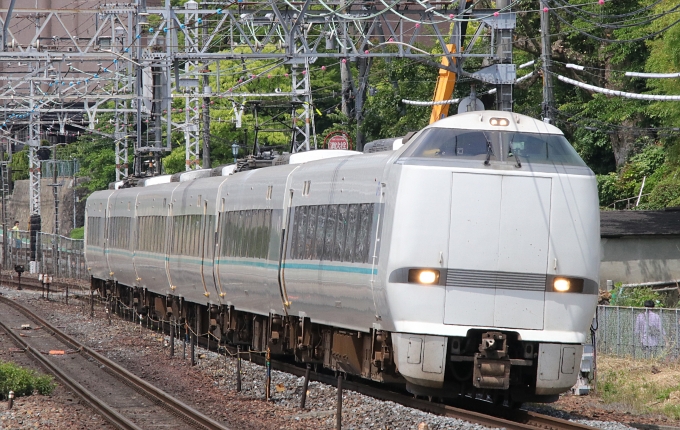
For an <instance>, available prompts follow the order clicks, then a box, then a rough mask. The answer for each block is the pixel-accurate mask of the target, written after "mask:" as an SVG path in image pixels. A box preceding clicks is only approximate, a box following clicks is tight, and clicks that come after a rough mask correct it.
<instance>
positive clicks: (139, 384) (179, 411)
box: [0, 296, 228, 430]
mask: <svg viewBox="0 0 680 430" xmlns="http://www.w3.org/2000/svg"><path fill="white" fill-rule="evenodd" d="M0 302H2V303H5V304H7V305H9V306H11V307H13V308H15V309H17V310H18V311H20V312H21V313H23V314H24V315H26V316H28V317H29V318H31V319H33V320H34V321H36V322H38V323H39V324H40V325H42V327H43V329H47V330H49V331H51V332H52V333H54V335H55V336H56V337H57V338H59V340H61V341H62V342H64V343H66V344H69V345H71V346H72V347H73V348H74V349H78V350H80V351H81V353H85V354H87V355H89V356H90V357H92V358H93V359H95V360H97V361H99V362H100V363H102V364H103V365H105V366H106V367H107V368H108V369H109V370H110V371H112V372H113V373H114V374H115V375H116V376H118V377H119V378H120V379H122V380H123V381H124V382H126V383H129V384H131V385H132V386H133V387H134V388H136V389H139V390H141V391H142V392H144V393H145V394H147V395H149V396H151V397H154V398H155V399H156V400H158V401H160V402H161V403H162V404H163V406H165V407H167V408H168V409H170V410H171V412H172V413H174V414H175V415H178V416H179V417H182V418H183V419H185V420H189V421H191V422H194V423H196V424H198V425H200V426H202V427H203V428H205V429H208V430H228V428H227V427H224V426H223V425H222V424H220V423H218V422H216V421H214V420H213V419H211V418H209V417H207V416H205V415H203V414H202V413H201V412H199V411H197V410H196V409H194V408H192V407H191V406H189V405H187V404H186V403H184V402H182V401H180V400H178V399H176V398H174V397H172V396H170V395H169V394H167V393H166V392H164V391H162V390H160V389H158V388H156V387H154V386H153V385H152V384H150V383H148V382H146V381H144V380H143V379H141V378H139V377H137V376H135V375H133V374H131V373H130V372H128V371H127V370H126V369H125V368H123V367H121V366H120V365H118V364H116V363H115V362H113V361H112V360H110V359H108V358H106V357H104V356H103V355H101V354H99V353H98V352H96V351H94V350H93V349H91V348H89V347H88V346H86V345H83V344H82V343H80V342H78V341H77V340H75V339H73V338H72V337H70V336H68V335H67V334H65V333H63V332H62V331H61V330H59V329H57V328H56V327H54V326H53V325H51V324H50V323H49V322H47V321H46V320H44V319H43V318H42V317H40V316H39V315H36V314H35V313H34V312H32V311H31V310H30V309H28V308H26V307H25V306H23V305H21V304H19V303H17V302H15V301H13V300H10V299H8V298H6V297H2V296H0ZM12 334H13V335H14V333H12ZM27 347H28V345H27ZM28 348H31V347H28ZM31 349H32V348H31ZM36 354H38V355H40V353H39V352H37V351H35V350H34V351H33V352H32V355H36ZM40 358H41V359H43V360H45V359H44V357H40ZM50 364H51V363H50ZM64 377H66V378H68V377H67V376H65V375H64ZM60 379H61V377H60ZM83 390H85V389H84V388H83ZM104 415H105V416H106V417H108V415H107V414H104ZM112 423H114V424H115V422H112ZM131 424H132V423H131ZM132 425H133V426H134V427H120V428H122V429H126V430H127V429H139V427H137V426H135V425H134V424H132Z"/></svg>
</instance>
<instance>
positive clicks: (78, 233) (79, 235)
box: [69, 227, 85, 239]
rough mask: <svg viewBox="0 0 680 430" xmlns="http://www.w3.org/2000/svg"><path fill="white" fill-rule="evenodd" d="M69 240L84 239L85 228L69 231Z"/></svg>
mask: <svg viewBox="0 0 680 430" xmlns="http://www.w3.org/2000/svg"><path fill="white" fill-rule="evenodd" d="M69 237H70V238H71V239H85V227H76V228H74V229H73V230H71V234H70V235H69Z"/></svg>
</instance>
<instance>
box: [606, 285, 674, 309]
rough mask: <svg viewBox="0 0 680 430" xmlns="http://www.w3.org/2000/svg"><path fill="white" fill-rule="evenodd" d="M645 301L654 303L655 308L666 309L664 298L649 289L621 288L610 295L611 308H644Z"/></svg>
mask: <svg viewBox="0 0 680 430" xmlns="http://www.w3.org/2000/svg"><path fill="white" fill-rule="evenodd" d="M647 300H651V301H653V302H654V303H655V305H656V307H660V308H663V307H666V306H665V300H664V297H663V296H662V295H661V294H659V293H658V292H656V291H654V290H652V289H651V288H622V287H620V286H619V289H618V290H616V291H615V292H614V293H612V299H611V302H610V303H611V305H612V306H633V307H638V308H641V307H644V304H645V302H646V301H647Z"/></svg>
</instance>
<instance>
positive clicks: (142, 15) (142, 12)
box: [134, 0, 146, 177]
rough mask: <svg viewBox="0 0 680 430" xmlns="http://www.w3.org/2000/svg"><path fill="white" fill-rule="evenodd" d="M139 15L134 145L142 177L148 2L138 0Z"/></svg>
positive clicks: (138, 170)
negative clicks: (144, 57) (142, 36)
mask: <svg viewBox="0 0 680 430" xmlns="http://www.w3.org/2000/svg"><path fill="white" fill-rule="evenodd" d="M136 3H137V13H135V44H136V45H137V46H136V47H135V48H136V49H135V55H136V58H135V63H136V64H135V84H136V85H135V87H136V88H135V90H136V91H135V94H136V96H137V100H136V104H137V112H136V113H137V117H136V128H137V139H136V142H135V144H134V148H135V149H134V157H135V159H134V172H135V173H134V174H135V176H136V177H140V176H142V154H141V152H140V150H139V148H140V147H141V146H142V103H143V96H144V89H143V88H142V86H143V83H144V79H143V73H144V71H143V69H142V64H141V61H142V40H141V35H142V31H143V30H142V20H144V23H146V0H137V2H136Z"/></svg>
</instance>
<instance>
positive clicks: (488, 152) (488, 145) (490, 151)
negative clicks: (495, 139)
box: [484, 139, 493, 166]
mask: <svg viewBox="0 0 680 430" xmlns="http://www.w3.org/2000/svg"><path fill="white" fill-rule="evenodd" d="M492 154H493V148H492V147H491V142H489V139H486V160H484V165H485V166H488V165H489V164H490V163H489V160H490V159H491V155H492Z"/></svg>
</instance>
